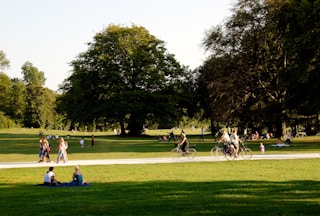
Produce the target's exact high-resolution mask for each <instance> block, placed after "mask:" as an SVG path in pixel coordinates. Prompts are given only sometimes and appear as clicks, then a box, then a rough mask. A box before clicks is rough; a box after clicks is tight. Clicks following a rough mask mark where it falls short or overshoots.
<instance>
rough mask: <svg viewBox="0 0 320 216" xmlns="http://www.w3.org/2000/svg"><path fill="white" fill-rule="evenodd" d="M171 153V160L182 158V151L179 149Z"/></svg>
mask: <svg viewBox="0 0 320 216" xmlns="http://www.w3.org/2000/svg"><path fill="white" fill-rule="evenodd" d="M170 152H171V158H172V159H175V158H179V157H181V150H180V149H178V148H174V149H172V150H171V151H170Z"/></svg>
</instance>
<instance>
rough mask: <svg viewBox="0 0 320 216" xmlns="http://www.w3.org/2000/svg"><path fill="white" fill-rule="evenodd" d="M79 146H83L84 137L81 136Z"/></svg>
mask: <svg viewBox="0 0 320 216" xmlns="http://www.w3.org/2000/svg"><path fill="white" fill-rule="evenodd" d="M80 147H81V148H83V147H84V138H83V137H82V138H81V140H80Z"/></svg>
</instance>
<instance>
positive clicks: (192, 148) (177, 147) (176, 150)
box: [170, 144, 197, 159]
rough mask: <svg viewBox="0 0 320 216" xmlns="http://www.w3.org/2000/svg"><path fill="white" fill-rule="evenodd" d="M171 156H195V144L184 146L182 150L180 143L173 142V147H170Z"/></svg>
mask: <svg viewBox="0 0 320 216" xmlns="http://www.w3.org/2000/svg"><path fill="white" fill-rule="evenodd" d="M170 153H171V158H172V159H174V158H180V157H188V158H195V156H196V154H197V150H196V146H195V145H194V146H189V147H188V148H186V152H184V151H182V149H181V147H180V145H178V144H175V148H173V149H171V151H170Z"/></svg>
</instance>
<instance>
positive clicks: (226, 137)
mask: <svg viewBox="0 0 320 216" xmlns="http://www.w3.org/2000/svg"><path fill="white" fill-rule="evenodd" d="M217 141H218V142H223V148H224V150H225V151H226V150H227V146H228V145H230V137H229V134H228V132H227V131H226V130H222V136H221V137H220V138H219V139H218V140H217Z"/></svg>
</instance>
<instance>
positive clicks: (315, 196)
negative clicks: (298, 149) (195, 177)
mask: <svg viewBox="0 0 320 216" xmlns="http://www.w3.org/2000/svg"><path fill="white" fill-rule="evenodd" d="M0 188H1V193H0V200H1V201H0V208H1V212H2V214H4V215H38V214H39V213H41V215H318V213H319V208H320V205H319V203H320V184H319V181H289V182H266V181H262V182H258V181H236V182H230V181H224V182H215V181H212V182H172V181H170V182H167V181H159V182H157V181H152V182H116V183H95V182H93V183H92V186H89V187H69V188H63V187H55V188H48V187H37V186H32V185H25V184H23V185H14V184H12V183H10V184H6V185H1V186H0Z"/></svg>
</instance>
